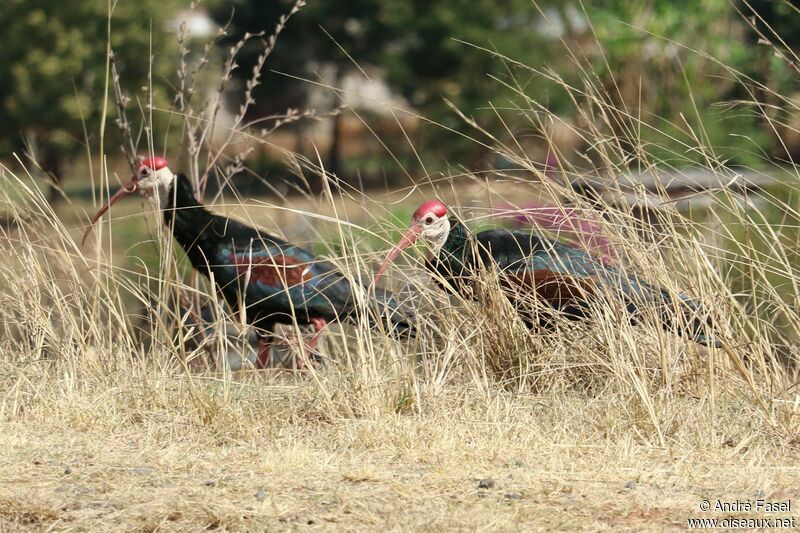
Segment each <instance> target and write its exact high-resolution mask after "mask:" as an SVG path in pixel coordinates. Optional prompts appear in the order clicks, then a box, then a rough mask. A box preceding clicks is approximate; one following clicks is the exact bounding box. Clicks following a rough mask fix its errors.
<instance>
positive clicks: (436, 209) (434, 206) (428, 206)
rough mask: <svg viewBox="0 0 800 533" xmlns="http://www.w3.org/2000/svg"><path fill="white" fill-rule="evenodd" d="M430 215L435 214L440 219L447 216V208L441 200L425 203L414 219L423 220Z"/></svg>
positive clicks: (419, 208) (415, 213)
mask: <svg viewBox="0 0 800 533" xmlns="http://www.w3.org/2000/svg"><path fill="white" fill-rule="evenodd" d="M428 213H433V214H434V215H436V217H438V218H442V217H444V216H447V206H446V205H444V204H443V203H442V202H440V201H439V200H430V201H428V202H425V203H424V204H422V205H421V206H419V207H418V208H417V210H416V211H414V219H418V218H422V217H424V216H425V215H427V214H428Z"/></svg>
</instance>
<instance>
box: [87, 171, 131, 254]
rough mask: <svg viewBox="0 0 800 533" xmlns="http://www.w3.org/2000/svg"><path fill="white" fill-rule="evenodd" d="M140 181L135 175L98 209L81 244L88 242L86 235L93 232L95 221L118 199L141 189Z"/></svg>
mask: <svg viewBox="0 0 800 533" xmlns="http://www.w3.org/2000/svg"><path fill="white" fill-rule="evenodd" d="M138 181H139V180H138V178H137V177H136V176H134V177H133V178H132V179H131V181H129V182H128V183H127V184H126V185H123V186H122V187H121V188H120V189H119V190H118V191H117V192H115V193H114V196H112V197H111V198H109V199H108V202H106V204H105V205H104V206H103V207H101V208H100V210H99V211H97V213H95V214H94V216H93V217H92V220H90V221H89V227H88V228H86V232H85V233H84V234H83V239H81V246H83V243H85V242H86V237H88V236H89V233H91V231H92V228H94V224H95V222H97V221H98V220H100V217H102V216H103V215H104V214H105V212H106V211H108V210H109V209H110V208H111V206H112V205H114V204H115V203H117V201H119V200H121V199H122V198H125V197H126V196H128V195H129V194H133V193H135V192H136V191H138V190H139V183H138Z"/></svg>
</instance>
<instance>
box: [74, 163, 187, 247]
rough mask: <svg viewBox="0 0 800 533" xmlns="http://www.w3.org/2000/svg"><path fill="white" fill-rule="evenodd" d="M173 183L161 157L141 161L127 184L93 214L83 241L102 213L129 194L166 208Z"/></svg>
mask: <svg viewBox="0 0 800 533" xmlns="http://www.w3.org/2000/svg"><path fill="white" fill-rule="evenodd" d="M173 181H175V174H173V173H172V171H171V170H170V169H169V167H168V166H167V160H166V159H164V158H163V157H151V158H148V159H143V160H142V161H141V162H140V163H139V166H138V167H136V174H134V175H133V177H132V178H131V179H130V181H129V182H128V183H126V184H125V185H123V186H122V188H120V189H119V190H118V191H117V192H116V193H114V196H112V197H111V198H109V199H108V202H106V204H105V205H104V206H103V207H101V208H100V210H99V211H97V213H95V214H94V216H93V217H92V219H91V221H90V222H89V227H88V228H87V230H86V233H84V234H83V240H84V241H85V240H86V236H87V235H89V231H90V230H91V229H92V226H93V225H94V223H95V222H97V221H98V220H100V217H101V216H103V213H105V212H106V211H108V209H109V208H110V207H111V206H112V205H114V204H115V203H116V202H118V201H119V200H121V199H122V198H125V197H126V196H128V195H129V194H133V193H135V192H137V191H138V192H140V193H141V194H142V196H144V197H145V198H147V199H148V200H150V201H151V202H153V203H154V204H156V205H157V206H158V207H159V208H161V209H163V208H164V207H165V206H166V203H167V200H168V198H169V191H170V189H171V187H172V182H173Z"/></svg>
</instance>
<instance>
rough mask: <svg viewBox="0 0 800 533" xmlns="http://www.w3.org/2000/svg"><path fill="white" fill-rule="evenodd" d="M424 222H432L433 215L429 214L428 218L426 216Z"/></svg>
mask: <svg viewBox="0 0 800 533" xmlns="http://www.w3.org/2000/svg"><path fill="white" fill-rule="evenodd" d="M425 223H426V224H433V217H431V216H429V217H428V218H426V219H425Z"/></svg>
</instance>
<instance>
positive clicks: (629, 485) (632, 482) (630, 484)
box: [625, 479, 636, 490]
mask: <svg viewBox="0 0 800 533" xmlns="http://www.w3.org/2000/svg"><path fill="white" fill-rule="evenodd" d="M625 488H626V489H628V490H633V489H635V488H636V480H634V479H632V480H630V481H628V482H627V483H625Z"/></svg>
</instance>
